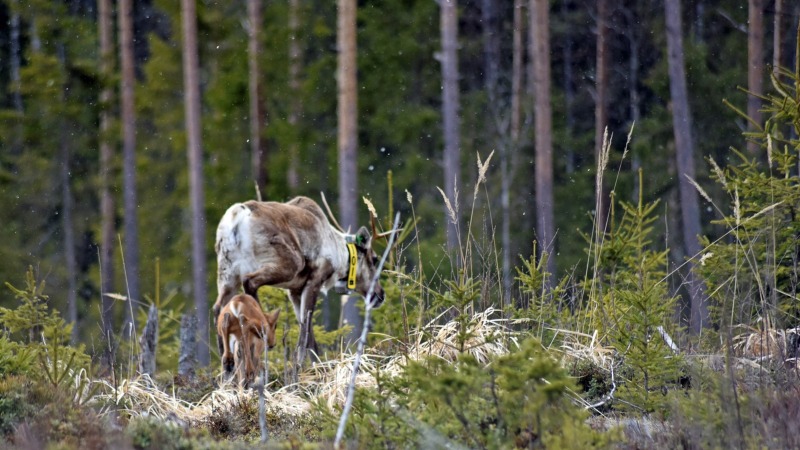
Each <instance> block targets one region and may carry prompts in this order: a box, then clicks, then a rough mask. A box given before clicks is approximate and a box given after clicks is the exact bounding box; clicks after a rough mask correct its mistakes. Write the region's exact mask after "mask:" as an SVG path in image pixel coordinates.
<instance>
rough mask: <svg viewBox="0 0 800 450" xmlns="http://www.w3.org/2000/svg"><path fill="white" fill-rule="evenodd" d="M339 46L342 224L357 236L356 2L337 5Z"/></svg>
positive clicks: (351, 312)
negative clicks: (355, 232)
mask: <svg viewBox="0 0 800 450" xmlns="http://www.w3.org/2000/svg"><path fill="white" fill-rule="evenodd" d="M338 6H339V8H338V29H337V36H336V37H337V43H338V46H339V60H338V65H339V67H338V70H339V77H338V87H339V214H340V217H339V220H340V223H341V225H342V226H343V227H345V229H346V230H347V229H349V230H350V231H351V232H354V231H355V230H356V228H357V226H358V223H357V220H358V219H357V212H356V205H357V202H358V201H357V192H358V166H357V160H356V156H357V149H358V91H357V88H356V84H357V79H356V69H357V66H356V51H357V47H356V1H355V0H339V2H338ZM359 315H360V312H359V310H358V306H357V304H356V302H347V303H345V304H344V305H342V316H343V317H348V318H349V317H354V316H356V317H357V316H359ZM360 335H361V327H360V321H359V322H358V323H353V330H352V331H351V332H350V334H349V335H348V336H347V342H348V343H353V342H355V341H356V340H357V339H358V336H360Z"/></svg>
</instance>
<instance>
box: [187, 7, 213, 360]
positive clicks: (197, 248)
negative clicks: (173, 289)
mask: <svg viewBox="0 0 800 450" xmlns="http://www.w3.org/2000/svg"><path fill="white" fill-rule="evenodd" d="M195 1H196V0H181V11H182V22H183V89H184V104H185V114H186V117H185V120H186V134H187V144H188V146H187V148H186V150H187V157H188V160H189V195H190V197H191V207H192V213H191V214H192V279H193V291H194V292H193V293H194V307H195V310H196V312H195V314H197V322H198V324H199V325H200V333H199V336H198V341H197V360H198V362H199V363H200V365H201V366H204V367H205V366H208V364H209V359H210V357H209V351H208V349H209V346H208V326H209V324H208V295H207V287H206V253H205V252H206V245H205V236H206V219H205V211H204V204H205V194H204V190H203V147H202V139H201V135H200V133H201V129H200V77H199V74H198V71H199V67H200V64H199V61H198V49H197V12H196V9H195Z"/></svg>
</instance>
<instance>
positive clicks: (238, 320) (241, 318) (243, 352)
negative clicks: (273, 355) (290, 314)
mask: <svg viewBox="0 0 800 450" xmlns="http://www.w3.org/2000/svg"><path fill="white" fill-rule="evenodd" d="M279 314H280V310H279V309H276V310H274V311H272V312H271V313H269V314H265V313H264V311H263V310H262V309H261V305H260V304H259V303H258V301H257V300H256V299H255V298H253V297H252V296H250V295H247V294H239V295H236V296H234V297H233V298H231V299H230V301H229V302H228V304H226V305H225V307H223V308H222V310H221V311H220V315H219V317H217V334H218V335H219V336H220V338H221V339H222V349H223V351H222V369H223V371H224V373H225V374H226V375H227V376H230V375H232V374H233V371H234V368H235V367H238V368H239V382H240V383H241V384H242V385H244V386H246V385H248V384H250V383H252V381H253V380H255V377H256V372H257V371H258V369H259V367H260V366H261V355H262V354H263V353H264V341H265V340H266V343H267V345H268V346H269V348H273V347H275V325H276V324H277V323H278V315H279ZM242 360H243V361H242Z"/></svg>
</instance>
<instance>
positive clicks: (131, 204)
mask: <svg viewBox="0 0 800 450" xmlns="http://www.w3.org/2000/svg"><path fill="white" fill-rule="evenodd" d="M118 14H119V30H120V65H121V71H122V76H121V78H120V80H121V81H120V83H121V85H120V93H121V94H120V95H121V108H120V111H121V114H122V117H121V120H122V172H123V174H122V178H123V203H124V210H125V219H124V228H125V240H124V242H125V245H124V249H125V257H124V260H123V264H124V267H125V277H126V282H127V286H128V297H129V298H130V299H131V300H133V301H140V300H142V298H141V295H140V291H139V228H138V221H137V218H136V214H137V209H138V200H137V194H136V110H135V104H134V92H133V88H134V83H136V77H135V74H134V60H133V1H132V0H120V2H119V12H118ZM129 305H130V304H129ZM135 320H136V319H135V317H134V315H133V309H132V308H130V307H129V308H125V323H124V325H123V333H122V334H123V336H124V337H126V338H129V339H130V338H132V337H133V330H134V328H135V326H136V324H135Z"/></svg>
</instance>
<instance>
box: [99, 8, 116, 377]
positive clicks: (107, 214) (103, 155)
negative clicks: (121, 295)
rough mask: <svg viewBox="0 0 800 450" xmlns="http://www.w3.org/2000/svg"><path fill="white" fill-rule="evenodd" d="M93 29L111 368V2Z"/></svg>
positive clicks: (104, 325)
mask: <svg viewBox="0 0 800 450" xmlns="http://www.w3.org/2000/svg"><path fill="white" fill-rule="evenodd" d="M97 10H98V11H97V27H98V35H99V38H100V75H101V79H102V83H103V89H102V90H101V91H100V108H101V109H100V133H99V134H100V136H99V139H98V140H99V142H100V236H101V237H100V240H101V242H100V299H101V300H100V321H101V324H100V327H101V329H102V331H103V340H102V346H103V348H104V353H103V354H104V361H103V362H104V364H105V365H106V366H107V367H111V349H112V348H113V343H112V337H113V335H114V315H113V307H114V300H113V299H112V298H110V297H108V296H106V295H105V294H109V293H114V292H115V290H114V234H115V228H116V227H115V224H114V222H115V220H114V219H115V218H114V197H113V196H112V195H111V167H112V164H113V157H114V150H113V148H112V146H111V142H110V141H111V139H110V138H111V136H110V135H109V133H110V131H111V120H112V118H111V112H110V108H111V100H112V97H113V95H114V94H113V89H112V87H111V84H110V80H111V78H112V77H113V72H114V62H113V58H114V37H113V28H114V26H113V21H112V10H111V0H98V2H97Z"/></svg>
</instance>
